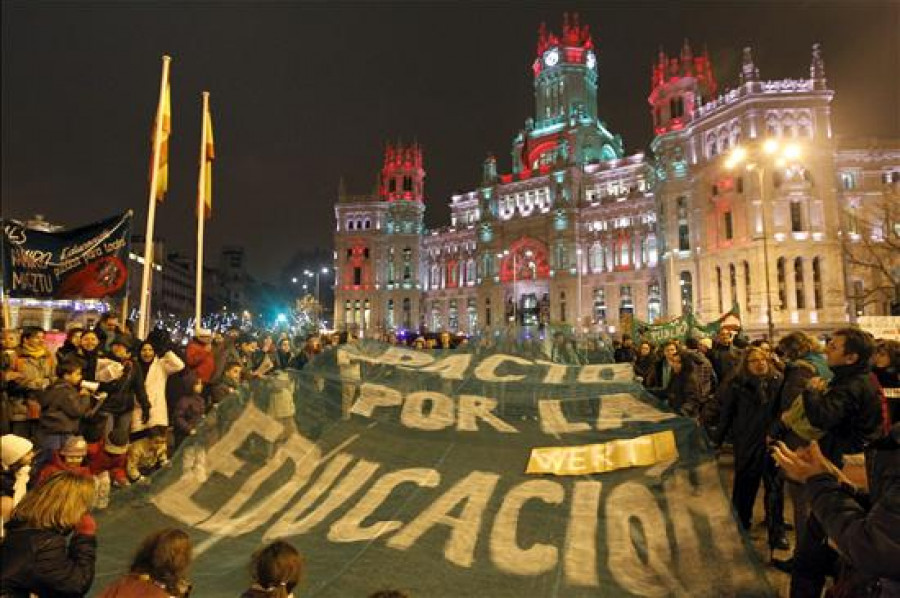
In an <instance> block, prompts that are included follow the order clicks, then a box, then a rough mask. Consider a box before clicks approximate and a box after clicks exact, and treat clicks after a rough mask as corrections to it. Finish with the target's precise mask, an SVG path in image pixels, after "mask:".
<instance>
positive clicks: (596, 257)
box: [590, 241, 603, 272]
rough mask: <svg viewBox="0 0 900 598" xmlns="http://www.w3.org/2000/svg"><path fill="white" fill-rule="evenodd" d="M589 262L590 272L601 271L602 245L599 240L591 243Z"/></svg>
mask: <svg viewBox="0 0 900 598" xmlns="http://www.w3.org/2000/svg"><path fill="white" fill-rule="evenodd" d="M590 262H591V271H592V272H602V271H603V246H602V245H601V244H600V242H599V241H598V242H596V243H594V244H593V245H591V254H590Z"/></svg>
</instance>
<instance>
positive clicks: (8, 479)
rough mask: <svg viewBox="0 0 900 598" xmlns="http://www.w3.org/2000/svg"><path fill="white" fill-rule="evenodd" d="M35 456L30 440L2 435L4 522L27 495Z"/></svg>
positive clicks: (0, 478)
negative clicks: (26, 491)
mask: <svg viewBox="0 0 900 598" xmlns="http://www.w3.org/2000/svg"><path fill="white" fill-rule="evenodd" d="M33 458H34V445H33V444H32V443H31V441H30V440H28V439H27V438H22V437H21V436H16V435H15V434H5V435H3V436H0V519H2V522H4V523H5V522H6V521H8V520H9V515H10V513H12V510H13V508H14V507H15V506H16V505H17V504H19V501H21V500H22V497H23V496H25V490H26V486H27V484H28V476H29V475H30V473H31V460H32V459H33ZM0 529H2V523H0ZM0 535H2V534H0Z"/></svg>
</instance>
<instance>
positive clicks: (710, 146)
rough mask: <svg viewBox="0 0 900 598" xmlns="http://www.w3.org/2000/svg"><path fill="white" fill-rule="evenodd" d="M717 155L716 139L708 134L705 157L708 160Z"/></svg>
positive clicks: (713, 135) (712, 134)
mask: <svg viewBox="0 0 900 598" xmlns="http://www.w3.org/2000/svg"><path fill="white" fill-rule="evenodd" d="M718 155H719V146H718V138H717V137H716V134H715V133H710V134H709V135H707V136H706V156H707V157H708V158H715V157H716V156H718Z"/></svg>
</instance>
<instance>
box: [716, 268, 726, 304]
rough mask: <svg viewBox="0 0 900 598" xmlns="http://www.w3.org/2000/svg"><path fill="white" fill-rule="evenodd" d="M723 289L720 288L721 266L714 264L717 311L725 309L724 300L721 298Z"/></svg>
mask: <svg viewBox="0 0 900 598" xmlns="http://www.w3.org/2000/svg"><path fill="white" fill-rule="evenodd" d="M723 291H724V289H723V288H722V268H720V267H719V266H716V293H717V294H718V296H719V313H722V312H724V311H725V307H724V301H723V300H722V296H723V295H724V294H725V293H724V292H723Z"/></svg>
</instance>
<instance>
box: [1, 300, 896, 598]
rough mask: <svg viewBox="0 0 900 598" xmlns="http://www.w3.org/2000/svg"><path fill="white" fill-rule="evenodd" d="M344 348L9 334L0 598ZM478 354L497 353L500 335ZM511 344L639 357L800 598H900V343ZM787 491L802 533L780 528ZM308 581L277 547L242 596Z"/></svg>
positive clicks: (137, 583)
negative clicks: (717, 459)
mask: <svg viewBox="0 0 900 598" xmlns="http://www.w3.org/2000/svg"><path fill="white" fill-rule="evenodd" d="M347 340H348V339H347V336H346V335H340V334H323V335H319V334H314V335H309V336H307V337H304V338H291V337H290V336H289V335H288V334H287V333H280V334H279V333H268V332H263V333H260V334H256V335H251V334H249V333H247V332H246V331H243V330H241V329H238V328H233V329H230V330H227V331H224V332H222V333H220V332H212V331H209V330H203V329H200V330H197V331H196V333H195V334H194V336H193V337H192V338H191V339H189V341H188V342H187V343H186V345H181V344H180V343H174V342H173V341H172V340H171V338H170V337H169V335H168V334H167V333H166V332H165V331H164V330H162V329H157V330H155V331H153V332H152V333H151V334H150V335H149V336H148V338H147V339H143V340H140V339H137V338H135V336H134V335H133V334H132V333H131V332H130V331H129V329H128V327H127V325H122V324H120V322H119V321H118V319H117V318H116V317H115V316H112V315H107V316H105V317H103V318H102V319H101V321H100V322H98V324H97V325H96V326H95V327H93V328H89V329H79V328H73V329H71V330H69V331H68V333H67V336H66V341H65V343H64V344H63V345H62V346H61V347H59V349H58V350H56V352H55V353H53V352H52V351H51V350H50V349H48V347H47V346H46V343H45V339H44V331H43V330H41V329H39V328H31V327H26V328H24V329H22V330H21V331H14V330H6V331H4V332H3V335H2V349H3V353H2V357H3V362H2V383H3V388H2V390H3V395H2V403H0V406H2V411H0V432H2V434H3V435H2V471H0V474H2V499H0V500H2V502H0V507H2V509H0V515H2V521H3V523H4V525H3V527H2V530H3V531H2V533H3V535H4V538H3V544H2V556H3V559H2V576H0V577H2V583H0V596H7V595H9V596H18V595H28V593H29V592H31V593H33V594H37V595H45V594H44V592H45V591H46V592H47V595H54V594H53V593H52V592H56V593H64V594H66V595H76V596H77V595H83V594H84V593H86V592H87V590H88V589H89V588H90V587H91V584H92V581H93V567H94V560H95V556H96V541H95V539H94V535H95V530H96V524H95V523H94V520H93V518H92V517H91V515H90V512H91V510H92V509H102V508H104V507H105V506H106V505H107V504H108V503H109V500H110V492H111V490H112V489H114V488H117V487H124V486H128V485H130V484H135V483H143V482H144V481H145V480H146V476H147V475H148V474H150V473H152V472H153V471H155V470H156V469H158V468H161V467H166V466H167V464H168V463H169V458H170V456H171V453H172V451H173V450H174V449H175V448H176V447H178V445H180V444H181V443H182V442H184V440H185V439H186V438H188V437H189V436H192V435H194V434H196V433H197V430H198V426H199V425H200V423H201V422H202V421H203V420H204V418H206V417H208V415H209V414H210V413H212V412H214V411H215V410H216V409H217V406H218V405H220V404H222V403H223V402H225V401H227V400H228V399H229V398H231V397H235V396H237V397H239V398H241V397H245V396H246V394H247V393H248V382H252V381H254V380H257V381H258V380H263V379H264V380H265V381H266V383H267V384H271V385H272V390H273V392H272V396H273V397H275V399H273V400H272V401H270V404H271V405H272V406H273V407H272V409H275V410H276V413H273V414H272V415H273V416H274V417H279V418H281V419H285V420H289V419H292V417H293V413H294V412H293V399H292V397H293V393H292V392H287V393H286V397H287V399H286V401H284V402H285V405H284V406H281V407H279V401H278V400H277V396H278V385H279V384H281V383H286V382H285V380H286V378H282V377H281V376H284V374H282V372H284V371H286V370H299V369H302V368H304V367H305V366H306V365H307V364H308V363H309V362H310V361H311V360H312V359H314V358H315V356H316V355H317V354H319V353H322V352H324V351H327V350H329V349H330V348H333V347H335V346H337V345H340V344H341V343H343V342H347ZM351 340H352V339H351ZM382 340H383V341H385V342H387V343H390V344H394V345H397V344H402V345H406V346H408V347H410V348H411V349H414V350H421V351H430V350H449V349H460V348H466V347H467V346H468V345H469V340H468V339H466V338H461V337H455V336H452V335H450V334H449V333H446V332H444V333H439V334H435V335H422V336H417V335H413V336H407V337H398V336H397V335H394V334H388V335H385V336H384V337H383V339H382ZM473 345H474V346H471V347H469V348H470V349H472V350H479V349H486V350H489V349H492V348H495V347H501V348H502V343H501V342H500V341H498V339H496V338H490V337H488V338H484V339H480V340H478V341H477V344H473ZM517 349H518V350H519V351H522V352H524V353H526V354H528V355H529V356H532V357H534V358H540V359H549V360H551V361H553V362H556V363H561V364H568V365H578V364H586V363H620V364H631V366H632V367H633V369H634V373H635V376H636V378H637V379H638V380H639V381H640V382H641V383H642V384H643V385H644V387H645V388H646V390H647V391H648V392H649V393H650V394H652V395H654V396H655V397H656V398H657V399H658V400H659V401H661V402H662V403H664V404H665V405H666V406H668V407H669V408H671V409H672V410H674V411H675V412H677V413H679V414H680V415H683V416H685V417H689V418H693V419H695V420H696V421H697V423H698V425H699V426H700V427H701V428H702V429H703V431H704V434H705V435H706V437H708V438H709V440H710V442H711V444H712V445H713V446H714V447H721V446H723V445H725V446H726V447H731V450H732V452H733V455H734V482H733V487H732V503H733V506H734V511H735V514H736V518H737V521H738V523H739V524H740V526H741V527H742V528H743V529H744V530H749V529H750V527H751V525H752V523H753V522H752V516H753V506H754V504H755V502H756V498H757V494H758V492H759V488H760V486H762V487H763V490H764V496H765V498H764V506H765V509H764V510H765V523H766V529H767V534H768V540H769V546H770V548H771V549H772V550H773V551H774V550H789V549H790V548H791V546H790V543H789V540H788V536H787V533H786V532H788V531H790V530H791V529H792V528H793V529H795V530H796V540H795V546H794V547H793V548H794V556H793V558H791V559H787V560H782V561H778V560H774V559H773V563H774V564H775V565H776V566H778V567H779V568H781V569H783V570H788V571H791V572H792V580H791V588H792V589H791V595H792V596H818V595H819V593H820V592H821V590H822V587H823V585H824V583H825V578H826V576H828V575H836V574H837V573H836V572H837V567H841V568H842V570H841V573H840V575H839V576H838V578H837V579H838V584H837V585H836V586H835V587H837V588H841V587H844V591H845V592H849V593H846V594H844V595H848V596H849V595H865V596H875V595H878V594H877V593H874V592H876V591H885V589H893V590H900V585H898V584H900V579H898V573H897V567H896V566H895V563H897V562H900V534H897V533H896V530H897V529H900V508H898V504H900V467H898V461H897V458H898V455H900V453H898V452H897V451H896V449H897V446H898V441H900V428H898V426H897V425H894V426H893V427H892V422H897V421H898V416H900V409H898V406H900V399H898V398H897V392H898V388H900V376H898V372H900V343H898V342H896V341H888V340H879V341H877V342H876V341H875V339H873V338H872V337H871V336H870V335H868V334H867V333H865V332H862V331H860V330H858V329H855V328H846V329H842V330H838V331H835V332H834V333H833V334H832V335H830V338H828V339H827V341H826V342H825V343H824V344H823V343H821V342H820V341H819V340H818V339H816V338H814V337H812V336H811V335H808V334H805V333H802V332H793V333H790V334H788V335H787V336H785V337H783V338H781V339H780V340H779V341H778V342H777V344H775V345H774V346H773V344H772V343H770V342H769V341H768V340H764V339H760V340H754V341H750V340H749V339H747V338H746V337H744V336H743V335H741V334H740V333H739V331H737V333H736V331H733V330H728V329H723V330H720V331H718V333H717V334H715V336H714V337H712V338H707V337H690V338H687V339H686V340H680V339H670V340H666V341H664V342H661V343H659V344H657V345H654V344H653V343H651V342H649V341H647V340H644V339H639V340H638V342H635V341H634V340H633V339H632V338H631V337H629V336H628V335H623V336H622V337H621V339H617V340H613V339H610V338H596V339H588V340H586V341H583V342H581V343H580V344H576V342H575V341H574V339H572V338H571V337H569V336H567V335H566V334H563V333H556V334H554V335H552V336H551V337H550V338H549V339H548V340H547V342H546V343H544V342H540V341H538V340H525V341H524V342H522V341H518V342H517ZM279 410H280V411H279ZM282 411H283V412H282ZM188 448H190V447H188ZM860 453H864V454H865V456H866V464H867V467H868V469H869V495H868V497H867V498H863V495H862V493H861V491H860V490H859V489H858V488H856V487H851V486H849V485H848V484H849V482H848V480H847V479H846V477H845V476H843V474H841V468H842V467H843V465H844V461H845V457H847V456H848V455H857V454H860ZM202 457H203V455H202V454H199V453H197V454H195V453H191V452H190V451H188V450H187V449H186V451H185V454H184V455H183V458H184V460H185V463H186V467H188V465H187V462H188V461H190V460H192V459H193V460H196V461H197V462H198V463H197V464H198V465H199V460H200V459H202ZM193 469H194V470H198V469H199V470H202V466H199V467H193ZM785 494H786V495H787V496H788V497H789V498H790V501H791V504H792V507H793V509H792V513H793V518H792V519H793V523H789V522H788V521H787V520H786V519H787V518H786V517H785V509H784V496H785ZM835 545H836V546H837V551H835V550H834V548H833V546H835ZM190 561H191V545H190V539H189V536H188V535H187V534H186V533H185V532H184V531H182V530H178V529H165V530H160V531H158V532H156V533H154V534H152V535H151V536H149V537H148V538H146V539H145V540H144V541H143V542H142V543H141V545H140V547H139V548H138V550H137V553H136V555H135V558H134V561H133V562H132V565H131V568H130V570H129V572H127V574H126V575H124V576H123V577H122V578H121V579H119V580H117V581H116V582H114V583H113V584H112V585H111V586H109V587H108V588H107V589H105V590H104V591H103V593H102V594H100V595H101V596H157V595H158V596H186V595H187V594H188V593H189V591H190V583H189V582H188V569H189V566H190ZM301 572H302V559H301V558H300V555H299V554H297V551H296V550H295V549H294V548H293V547H291V546H290V545H288V544H286V543H284V542H276V543H274V544H272V545H269V546H267V547H264V548H262V549H261V550H260V551H259V552H257V553H256V554H255V555H254V556H253V564H252V578H253V580H254V583H253V585H252V587H250V588H249V589H248V590H247V592H245V593H244V594H243V595H244V596H246V597H257V596H289V595H290V594H291V591H292V590H293V587H294V586H295V585H296V584H297V583H298V581H299V579H300V577H301ZM841 584H845V586H841ZM861 588H863V589H861ZM864 592H865V593H864ZM380 595H384V596H402V595H403V594H402V593H399V592H395V591H392V590H391V591H386V592H382V593H381V594H380ZM883 595H887V594H883Z"/></svg>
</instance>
